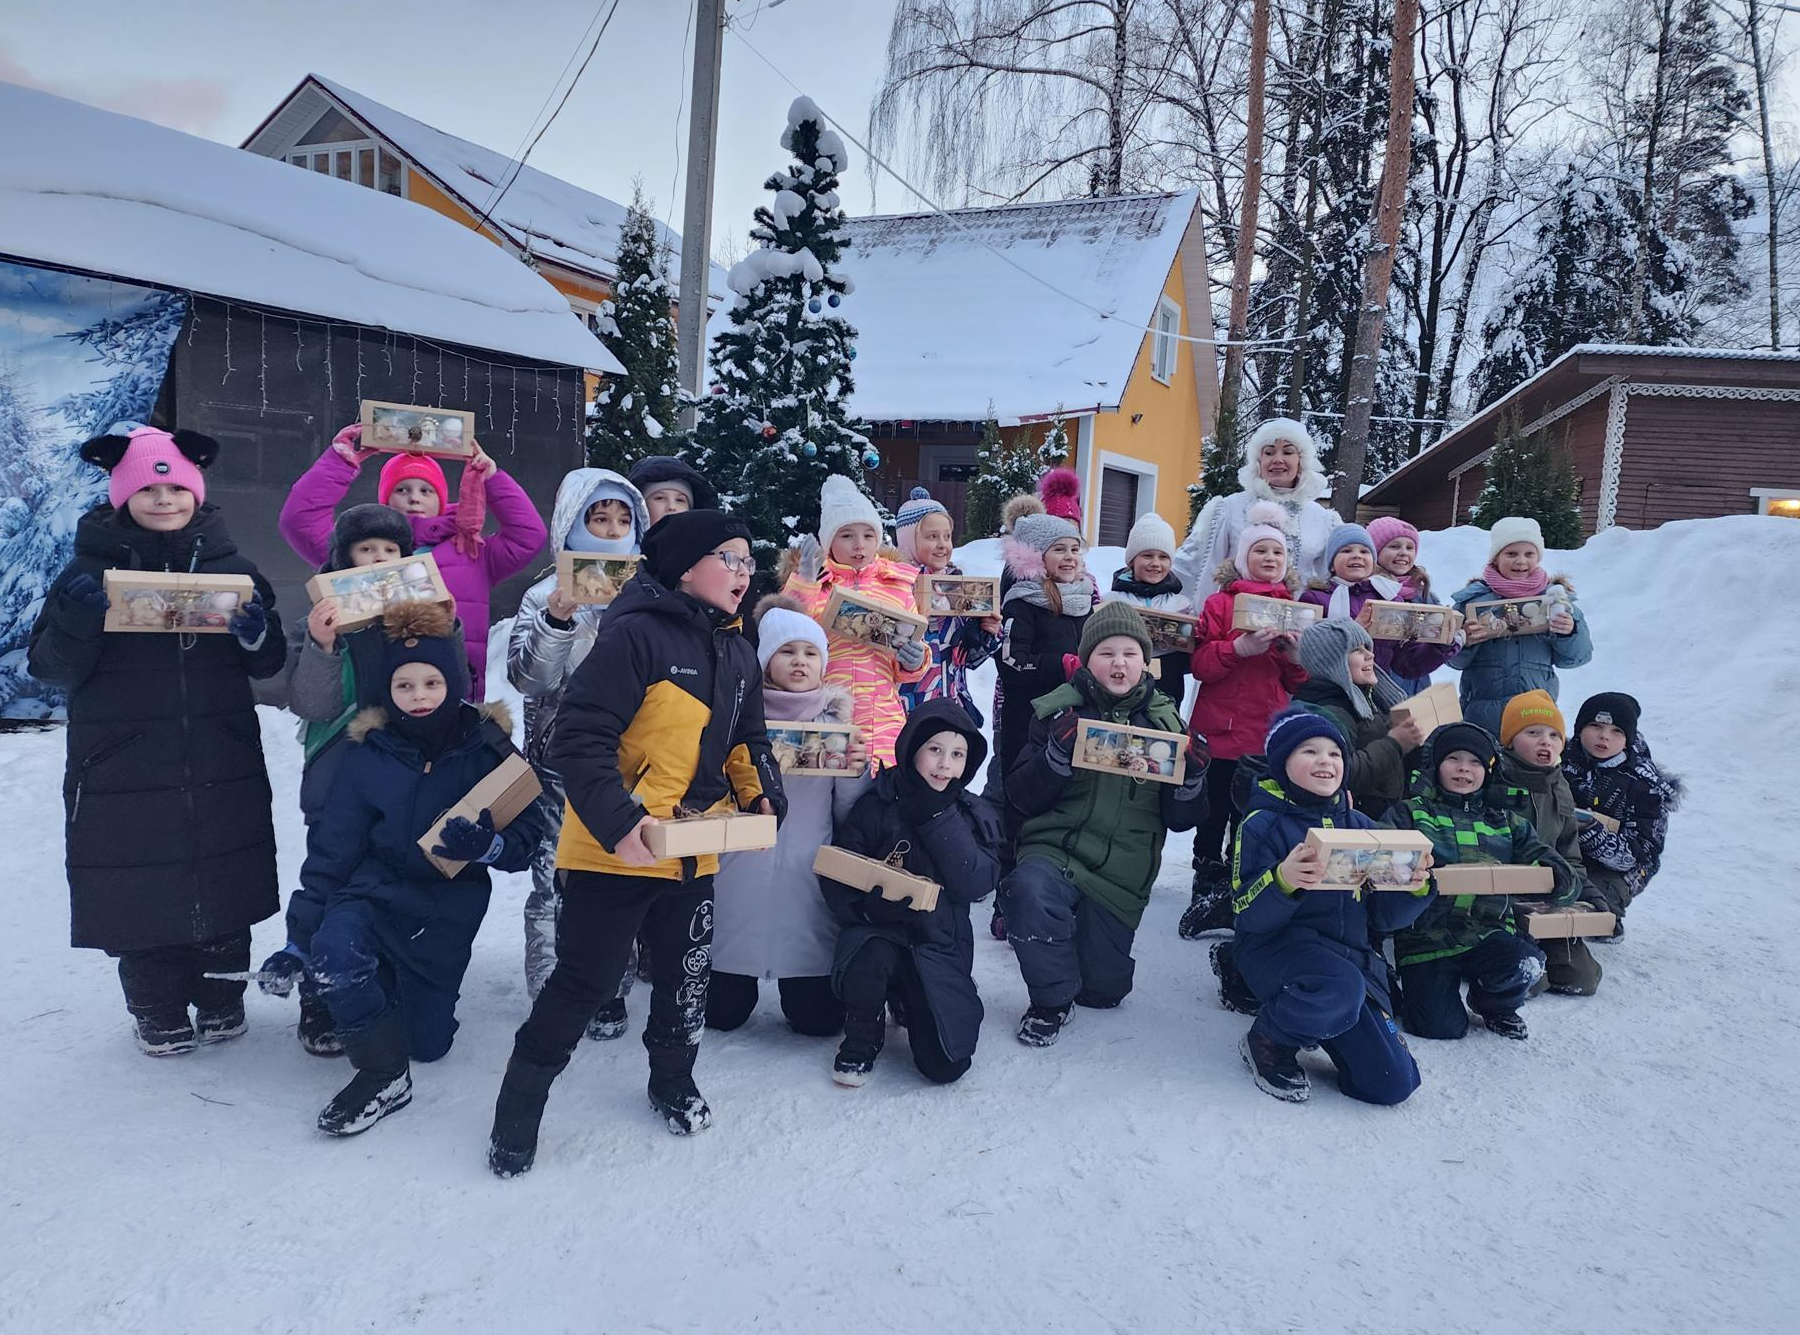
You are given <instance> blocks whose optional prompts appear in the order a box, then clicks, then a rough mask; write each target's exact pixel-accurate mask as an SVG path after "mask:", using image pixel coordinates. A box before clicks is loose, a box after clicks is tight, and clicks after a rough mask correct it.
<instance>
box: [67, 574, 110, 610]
mask: <svg viewBox="0 0 1800 1335" xmlns="http://www.w3.org/2000/svg"><path fill="white" fill-rule="evenodd" d="M61 597H62V599H63V601H64V602H65V603H67V604H68V607H69V610H70V611H71V612H74V613H76V614H77V615H78V616H82V617H98V616H101V615H102V614H104V613H105V611H106V609H107V607H108V606H110V604H109V603H108V602H107V601H106V587H105V586H104V585H103V584H101V583H100V581H99V580H97V579H95V578H94V577H93V576H92V575H90V574H88V573H87V572H86V571H83V572H82V573H81V574H79V575H76V576H74V577H73V578H71V579H70V580H69V582H68V583H67V584H65V585H63V586H62V594H61Z"/></svg>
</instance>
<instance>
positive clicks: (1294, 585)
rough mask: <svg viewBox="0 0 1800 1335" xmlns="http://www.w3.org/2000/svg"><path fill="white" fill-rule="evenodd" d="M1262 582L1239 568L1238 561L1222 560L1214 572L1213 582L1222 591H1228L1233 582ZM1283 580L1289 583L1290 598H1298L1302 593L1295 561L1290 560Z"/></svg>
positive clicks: (1286, 583)
mask: <svg viewBox="0 0 1800 1335" xmlns="http://www.w3.org/2000/svg"><path fill="white" fill-rule="evenodd" d="M1262 582H1263V581H1261V580H1253V579H1251V578H1250V577H1249V576H1248V575H1246V574H1245V573H1244V572H1243V571H1241V570H1239V569H1238V568H1237V562H1235V561H1232V560H1225V561H1221V562H1220V563H1219V568H1218V569H1217V570H1215V571H1214V572H1213V583H1214V584H1217V585H1218V586H1219V588H1220V589H1221V590H1222V591H1227V592H1228V591H1229V590H1230V588H1231V586H1232V585H1233V584H1240V583H1241V584H1260V583H1262ZM1281 582H1282V583H1283V584H1285V585H1287V591H1288V596H1289V597H1290V598H1296V597H1298V596H1299V595H1300V572H1299V571H1297V570H1295V569H1294V563H1293V562H1292V561H1289V562H1288V565H1287V573H1286V574H1285V575H1283V576H1282V577H1281Z"/></svg>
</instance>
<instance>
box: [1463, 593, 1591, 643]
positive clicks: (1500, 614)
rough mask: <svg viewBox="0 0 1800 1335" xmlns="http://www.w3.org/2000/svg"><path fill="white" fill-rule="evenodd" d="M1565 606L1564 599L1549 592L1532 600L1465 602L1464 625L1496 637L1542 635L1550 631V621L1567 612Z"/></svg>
mask: <svg viewBox="0 0 1800 1335" xmlns="http://www.w3.org/2000/svg"><path fill="white" fill-rule="evenodd" d="M1567 606H1568V599H1567V598H1566V597H1562V598H1559V597H1555V596H1553V595H1551V594H1549V593H1540V594H1538V595H1537V596H1535V597H1532V598H1493V599H1489V600H1487V601H1485V602H1479V603H1465V604H1464V605H1463V623H1464V624H1465V625H1470V626H1474V625H1480V626H1483V627H1485V628H1486V629H1487V630H1488V631H1489V632H1491V633H1492V634H1493V635H1494V636H1496V637H1507V636H1513V635H1542V634H1544V633H1545V632H1546V631H1548V630H1549V629H1550V618H1551V617H1552V616H1554V615H1555V614H1556V613H1557V612H1559V611H1565V610H1567Z"/></svg>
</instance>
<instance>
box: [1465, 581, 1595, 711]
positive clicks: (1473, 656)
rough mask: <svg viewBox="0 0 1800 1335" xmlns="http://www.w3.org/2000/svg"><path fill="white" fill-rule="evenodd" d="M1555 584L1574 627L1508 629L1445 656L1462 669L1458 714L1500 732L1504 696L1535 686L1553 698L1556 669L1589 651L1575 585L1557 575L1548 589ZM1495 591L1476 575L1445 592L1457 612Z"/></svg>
mask: <svg viewBox="0 0 1800 1335" xmlns="http://www.w3.org/2000/svg"><path fill="white" fill-rule="evenodd" d="M1559 584H1560V585H1561V586H1562V592H1563V593H1564V594H1565V595H1566V596H1567V597H1568V600H1569V611H1570V613H1571V614H1572V615H1573V616H1574V618H1575V629H1574V630H1572V631H1570V632H1569V633H1568V634H1567V635H1549V634H1544V635H1513V636H1509V637H1507V638H1506V639H1501V640H1483V641H1482V642H1481V643H1480V644H1471V645H1469V646H1468V647H1467V648H1465V649H1464V650H1463V651H1462V652H1461V653H1460V654H1458V655H1457V656H1456V657H1455V658H1452V659H1451V660H1450V666H1451V667H1453V668H1455V669H1456V670H1457V671H1458V672H1460V673H1462V687H1461V696H1462V712H1463V718H1465V719H1466V720H1468V721H1469V722H1470V723H1475V724H1479V725H1480V726H1481V727H1483V728H1486V729H1487V730H1488V731H1489V732H1491V733H1493V734H1494V736H1496V737H1498V736H1499V735H1500V715H1501V713H1502V712H1504V711H1505V709H1506V702H1507V701H1508V700H1510V699H1512V698H1513V697H1514V696H1515V695H1523V694H1524V693H1525V692H1526V691H1538V690H1543V691H1548V692H1550V698H1551V699H1552V700H1554V699H1556V688H1557V680H1556V669H1557V668H1575V667H1580V666H1581V665H1582V664H1583V663H1586V662H1587V661H1588V660H1589V659H1590V658H1592V657H1593V656H1594V642H1593V640H1591V639H1590V638H1589V637H1588V626H1587V617H1585V616H1584V615H1582V611H1581V604H1579V603H1577V602H1576V601H1575V590H1573V589H1571V588H1570V587H1569V586H1568V584H1567V583H1566V582H1565V581H1563V580H1561V579H1553V580H1551V581H1550V586H1551V588H1553V589H1554V588H1555V587H1556V586H1557V585H1559ZM1499 596H1500V595H1499V594H1497V593H1495V592H1494V591H1493V590H1492V589H1490V588H1489V587H1488V586H1487V582H1486V581H1485V580H1479V579H1477V580H1471V581H1470V582H1469V584H1468V585H1466V586H1465V587H1464V588H1462V589H1459V590H1458V591H1457V592H1456V593H1455V594H1453V595H1451V598H1450V604H1451V606H1453V607H1454V608H1456V610H1457V611H1459V612H1461V611H1462V610H1463V609H1464V608H1465V607H1467V606H1468V604H1470V603H1479V602H1491V601H1492V600H1494V599H1496V598H1498V597H1499Z"/></svg>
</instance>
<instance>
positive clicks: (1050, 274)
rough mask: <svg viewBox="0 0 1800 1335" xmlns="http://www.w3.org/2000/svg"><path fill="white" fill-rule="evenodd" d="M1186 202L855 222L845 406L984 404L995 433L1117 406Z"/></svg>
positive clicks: (876, 412) (970, 408) (873, 414)
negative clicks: (852, 357) (1027, 420)
mask: <svg viewBox="0 0 1800 1335" xmlns="http://www.w3.org/2000/svg"><path fill="white" fill-rule="evenodd" d="M1197 200H1198V196H1197V195H1196V194H1195V193H1193V192H1187V193H1183V194H1174V195H1126V196H1120V197H1115V198H1111V199H1071V200H1062V201H1059V202H1055V203H1049V204H1017V205H1009V206H1006V207H1003V208H992V209H961V210H956V211H953V212H951V213H950V214H949V215H947V216H944V215H939V214H936V213H917V214H904V215H887V216H879V217H872V218H852V219H850V221H849V224H848V227H847V232H848V235H849V238H850V243H851V244H850V248H849V249H848V250H847V251H846V252H845V255H844V258H843V261H842V264H841V266H840V268H841V270H842V272H843V273H844V274H845V275H846V276H848V277H849V278H850V279H851V280H852V281H853V282H854V284H855V291H854V292H853V293H852V294H851V295H850V296H848V297H846V298H845V300H844V305H843V309H842V311H841V314H842V315H843V316H844V318H845V319H847V320H848V321H849V322H850V323H851V324H852V325H854V326H855V328H856V331H857V338H856V352H857V358H856V362H855V364H854V365H853V366H852V367H851V373H852V374H853V376H854V377H855V380H856V392H855V394H854V395H853V396H852V399H851V406H852V407H853V408H854V409H855V411H856V412H857V413H858V414H859V415H860V416H862V417H864V418H866V419H869V420H871V421H891V420H895V419H901V418H910V419H917V420H941V421H979V420H980V419H982V418H983V417H985V416H986V415H987V411H988V403H989V401H990V400H991V401H992V402H993V406H994V412H995V414H996V415H997V416H998V417H999V418H1000V419H1001V420H1002V421H1011V420H1016V419H1018V418H1022V417H1032V416H1041V415H1042V414H1045V413H1049V412H1051V411H1053V410H1055V409H1056V408H1057V406H1058V405H1061V406H1063V407H1065V408H1067V409H1069V410H1071V411H1077V410H1080V409H1085V408H1091V407H1093V406H1095V405H1099V406H1101V407H1103V408H1113V407H1117V405H1118V403H1119V399H1120V396H1121V395H1123V394H1124V392H1125V385H1126V382H1127V381H1128V380H1129V379H1130V376H1131V369H1132V366H1133V364H1134V363H1135V361H1136V359H1137V355H1138V351H1139V349H1140V348H1141V347H1142V346H1143V341H1144V337H1145V335H1144V330H1145V327H1146V326H1148V325H1150V324H1151V322H1152V321H1153V320H1154V319H1155V316H1156V303H1157V298H1158V297H1159V296H1161V294H1162V290H1163V287H1164V285H1165V284H1166V283H1167V282H1168V278H1169V270H1170V269H1171V268H1172V267H1173V266H1174V263H1175V256H1176V252H1177V251H1178V249H1179V248H1180V246H1181V241H1182V237H1183V235H1184V234H1185V233H1186V231H1187V227H1188V224H1189V222H1190V220H1191V219H1192V218H1193V214H1194V208H1195V206H1196V203H1197ZM1040 280H1041V281H1040ZM1065 293H1066V294H1067V295H1063V294H1065ZM1071 298H1075V299H1074V300H1071ZM1083 303H1085V304H1083ZM1090 307H1092V308H1097V309H1098V310H1099V311H1103V312H1105V313H1106V314H1105V316H1102V315H1100V314H1096V312H1095V310H1094V309H1089V308H1090ZM719 318H722V313H721V316H716V317H715V319H719ZM1204 318H1206V319H1207V320H1209V321H1210V319H1211V312H1206V313H1204Z"/></svg>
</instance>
